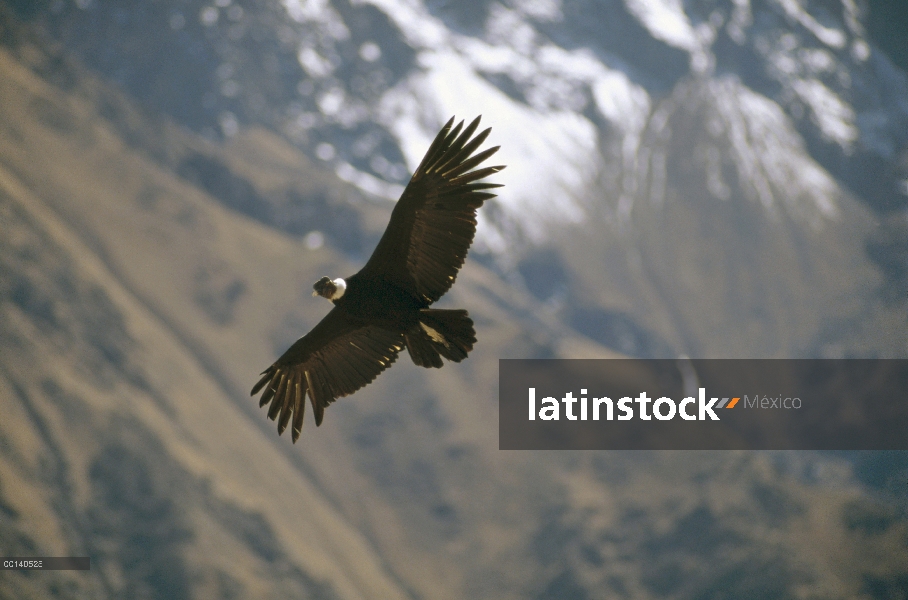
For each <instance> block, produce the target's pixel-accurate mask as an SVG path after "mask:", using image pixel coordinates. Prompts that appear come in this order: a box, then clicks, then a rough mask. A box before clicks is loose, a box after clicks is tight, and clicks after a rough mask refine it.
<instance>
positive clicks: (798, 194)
mask: <svg viewBox="0 0 908 600" xmlns="http://www.w3.org/2000/svg"><path fill="white" fill-rule="evenodd" d="M709 94H710V96H712V97H713V98H714V99H715V100H714V102H715V109H716V113H717V116H718V117H719V118H720V119H721V125H722V126H723V127H724V130H725V134H726V136H727V139H728V141H729V142H730V143H731V149H732V152H731V156H730V159H731V160H732V161H733V163H734V166H735V168H736V171H737V174H738V177H739V178H740V180H741V182H742V183H745V184H746V185H744V186H742V187H743V189H744V190H745V192H746V193H747V194H748V195H750V196H751V197H752V198H753V199H755V200H757V201H759V202H760V203H761V204H762V205H763V206H764V207H765V208H766V209H767V211H769V213H770V214H771V215H777V214H778V209H779V204H781V205H782V206H783V207H784V208H785V209H786V210H787V211H788V212H789V213H790V214H792V215H793V216H796V217H802V218H806V219H807V220H808V222H809V223H810V225H811V226H812V227H814V228H819V227H821V225H822V219H835V218H837V217H838V215H839V209H838V207H837V206H836V204H835V201H834V198H836V197H837V196H838V195H839V193H840V192H839V188H838V184H837V183H836V181H835V179H833V178H832V176H830V175H829V173H827V172H826V170H825V169H823V168H822V167H820V166H819V165H818V164H817V163H816V162H815V161H814V160H813V159H812V158H810V155H809V154H808V153H807V152H806V150H805V148H804V142H803V140H802V139H801V136H800V135H798V133H797V131H796V130H795V128H794V124H793V123H792V122H791V119H789V117H788V116H787V115H786V114H785V112H784V111H783V110H782V109H781V108H780V107H779V105H778V104H776V103H775V102H773V101H772V100H770V99H769V98H766V97H765V96H762V95H760V94H757V93H756V92H754V91H752V90H750V89H749V88H747V87H746V86H744V85H742V84H741V82H740V81H739V80H738V79H737V78H735V77H724V78H720V79H717V80H715V81H712V82H710V84H709ZM805 201H806V204H807V206H804V203H805Z"/></svg>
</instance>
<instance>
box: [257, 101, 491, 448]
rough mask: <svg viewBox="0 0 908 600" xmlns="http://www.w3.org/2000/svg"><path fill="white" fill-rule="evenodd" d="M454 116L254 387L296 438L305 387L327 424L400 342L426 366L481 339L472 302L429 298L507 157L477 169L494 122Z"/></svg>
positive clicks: (280, 426)
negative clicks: (358, 261) (316, 319)
mask: <svg viewBox="0 0 908 600" xmlns="http://www.w3.org/2000/svg"><path fill="white" fill-rule="evenodd" d="M479 120H480V117H476V119H475V120H474V121H473V122H472V123H470V124H469V125H468V126H467V127H466V129H464V128H463V121H461V122H460V123H458V124H457V126H456V127H453V128H452V126H453V124H454V117H451V120H450V121H448V122H447V124H446V125H445V126H444V127H443V128H442V130H441V131H440V132H439V133H438V135H437V136H436V137H435V141H433V142H432V144H431V146H429V150H428V151H427V152H426V155H425V157H424V158H423V159H422V162H421V163H420V164H419V167H417V168H416V171H415V172H414V173H413V177H412V178H411V179H410V182H409V183H408V184H407V187H406V188H405V189H404V193H403V195H402V196H401V197H400V200H398V201H397V205H396V206H395V207H394V210H393V211H392V213H391V220H390V222H389V223H388V228H387V229H386V230H385V233H384V234H383V235H382V237H381V240H379V242H378V246H376V248H375V251H374V252H373V253H372V256H371V258H369V260H368V262H367V263H366V265H365V266H364V267H363V268H362V269H361V270H360V271H359V272H358V273H356V274H355V275H351V276H350V277H347V278H338V279H331V278H329V277H322V278H321V279H319V280H318V281H317V282H316V283H315V285H314V286H313V289H314V290H315V291H314V292H313V293H312V295H313V296H322V297H323V298H327V299H328V300H330V301H331V303H332V304H333V305H334V308H332V309H331V312H329V313H328V314H327V315H326V316H325V318H324V319H322V320H321V322H320V323H319V324H318V325H316V326H315V327H314V328H313V329H312V331H310V332H309V333H307V334H306V335H304V336H303V337H301V338H300V339H298V340H297V341H296V342H295V343H294V344H293V345H292V346H290V348H289V349H288V350H287V351H286V352H285V353H284V354H283V356H281V357H280V358H278V359H277V361H275V363H274V364H273V365H271V366H270V367H268V368H267V369H265V371H263V372H262V378H261V379H259V381H258V383H256V384H255V386H254V387H253V388H252V392H251V395H252V396H255V395H256V394H257V393H259V392H260V391H261V390H263V389H264V390H265V391H264V392H262V397H261V401H260V402H259V406H260V407H263V406H266V405H267V404H268V403H271V406H270V407H269V409H268V418H270V419H271V420H275V419H277V431H278V434H279V435H280V434H282V433H283V432H284V430H285V429H286V428H287V425H288V424H289V423H290V421H291V419H292V421H293V433H292V437H293V442H294V443H296V441H297V440H298V439H299V436H300V432H301V431H302V428H303V415H304V412H305V407H306V404H305V400H306V396H307V395H308V396H309V400H310V402H311V404H312V410H313V412H314V413H315V424H316V426H318V425H321V423H322V419H323V418H324V416H325V408H326V407H327V406H328V405H329V404H331V403H332V402H334V401H335V400H336V399H337V398H340V397H342V396H348V395H350V394H352V393H353V392H355V391H356V390H358V389H360V388H361V387H363V386H365V385H366V384H368V383H370V382H372V381H373V380H374V379H375V378H376V377H377V376H378V374H379V373H381V372H382V371H384V370H385V369H387V368H388V367H390V366H391V364H392V363H393V362H394V361H395V360H396V359H397V355H398V353H399V352H401V351H402V350H403V349H404V348H406V349H407V352H408V353H409V354H410V358H411V359H412V360H413V362H414V363H415V364H417V365H419V366H421V367H426V368H429V367H435V368H439V367H441V366H442V365H443V362H442V360H441V359H442V357H444V358H446V359H448V360H450V361H453V362H460V361H462V360H463V359H465V358H466V357H467V354H469V352H470V351H471V350H472V349H473V344H474V343H476V332H475V331H474V329H473V321H472V320H471V319H470V317H469V314H468V313H467V311H466V310H448V309H445V310H442V309H434V308H429V307H430V306H431V305H432V304H433V303H434V302H435V301H437V300H438V299H439V298H441V297H442V296H443V295H444V294H445V292H447V291H448V290H449V289H451V286H452V285H453V284H454V280H455V278H456V277H457V272H458V271H459V270H460V268H461V267H462V266H463V263H464V259H465V258H466V256H467V250H468V249H469V248H470V244H472V243H473V236H474V235H475V233H476V209H478V208H479V207H480V206H482V204H483V202H485V201H486V200H488V199H489V198H494V197H495V194H493V193H491V192H488V191H486V190H489V189H492V188H497V187H501V185H500V184H496V183H484V182H480V180H481V179H484V178H486V177H488V176H489V175H492V174H493V173H497V172H499V171H501V170H502V169H504V166H503V165H499V166H495V167H484V168H481V169H477V168H476V167H478V166H479V165H480V164H481V163H482V162H483V161H485V160H486V159H487V158H489V157H490V156H492V155H493V154H495V152H497V151H498V148H499V146H495V147H493V148H489V149H487V150H484V151H482V152H480V153H479V154H476V155H473V153H474V152H475V151H476V149H477V148H479V146H480V145H481V144H482V143H483V142H484V141H485V139H486V138H487V137H488V135H489V132H490V131H491V128H489V129H486V130H484V131H482V132H481V133H479V134H478V135H476V136H475V137H473V134H474V133H475V131H476V129H477V127H478V126H479Z"/></svg>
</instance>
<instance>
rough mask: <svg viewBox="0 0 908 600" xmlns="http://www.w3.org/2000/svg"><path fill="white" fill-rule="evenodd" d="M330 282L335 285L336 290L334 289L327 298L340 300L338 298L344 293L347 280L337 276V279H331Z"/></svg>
mask: <svg viewBox="0 0 908 600" xmlns="http://www.w3.org/2000/svg"><path fill="white" fill-rule="evenodd" d="M331 283H333V284H334V285H335V286H337V290H335V292H334V293H333V294H331V298H329V300H340V298H341V297H342V296H343V295H344V292H346V291H347V282H346V281H344V280H343V279H341V278H340V277H338V278H337V279H332V280H331Z"/></svg>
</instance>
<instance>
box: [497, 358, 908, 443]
mask: <svg viewBox="0 0 908 600" xmlns="http://www.w3.org/2000/svg"><path fill="white" fill-rule="evenodd" d="M498 385H499V389H498V401H499V416H500V425H499V448H501V449H502V450H568V449H573V450H732V449H741V450H908V360H865V359H843V360H825V359H824V360H820V359H817V360H768V359H754V360H731V359H728V360H688V359H679V360H644V359H610V360H592V359H590V360H529V359H527V360H506V359H502V360H500V361H499V384H498Z"/></svg>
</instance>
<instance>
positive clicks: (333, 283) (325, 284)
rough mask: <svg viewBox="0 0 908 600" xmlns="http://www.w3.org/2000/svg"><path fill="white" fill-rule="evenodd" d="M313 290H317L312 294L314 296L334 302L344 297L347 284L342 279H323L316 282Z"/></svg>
mask: <svg viewBox="0 0 908 600" xmlns="http://www.w3.org/2000/svg"><path fill="white" fill-rule="evenodd" d="M312 289H314V290H315V291H314V292H312V295H313V296H321V297H322V298H327V299H328V300H331V301H332V302H333V301H335V300H339V299H340V297H341V296H343V295H344V292H346V291H347V282H346V281H344V280H343V279H341V278H340V277H338V278H337V279H334V280H331V279H328V278H327V277H322V278H321V279H319V280H318V281H316V282H315V285H313V286H312Z"/></svg>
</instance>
